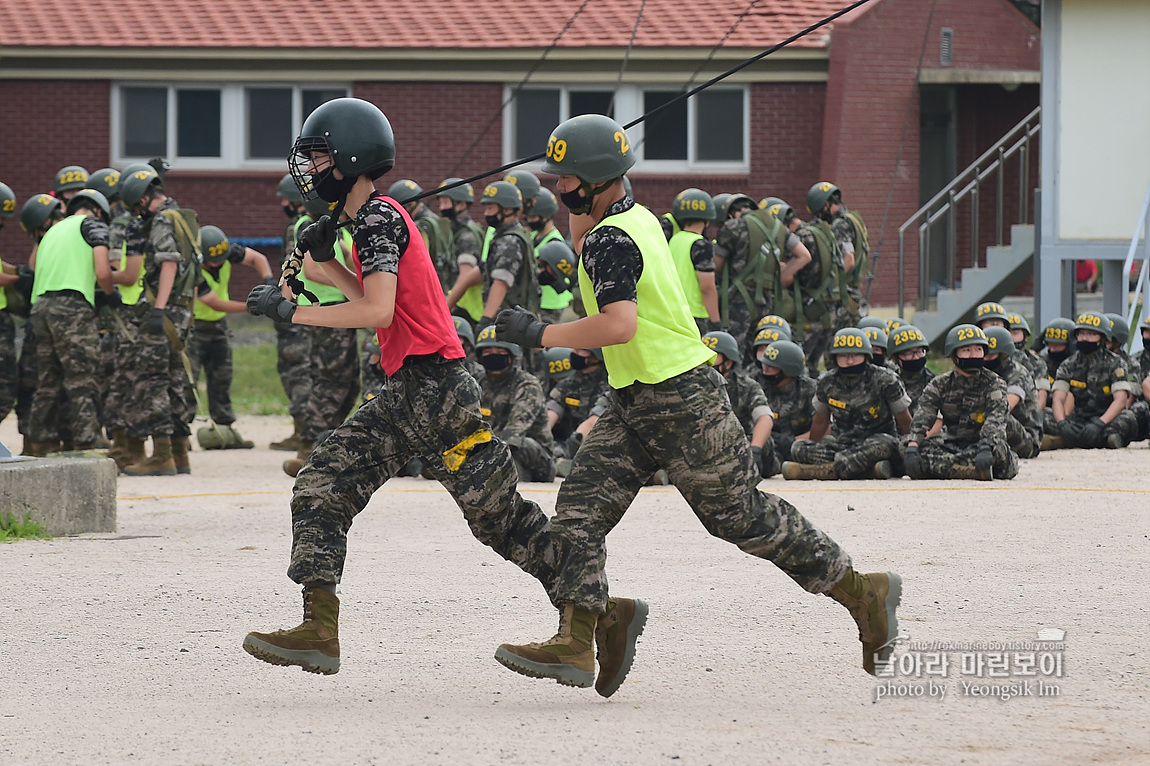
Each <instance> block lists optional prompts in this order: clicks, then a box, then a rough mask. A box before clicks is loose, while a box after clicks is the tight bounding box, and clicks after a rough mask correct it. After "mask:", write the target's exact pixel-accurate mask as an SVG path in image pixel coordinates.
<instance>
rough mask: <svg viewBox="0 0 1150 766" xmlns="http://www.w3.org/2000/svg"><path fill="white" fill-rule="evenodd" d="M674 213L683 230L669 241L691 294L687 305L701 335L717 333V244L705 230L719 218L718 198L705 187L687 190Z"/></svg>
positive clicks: (673, 207) (677, 200)
mask: <svg viewBox="0 0 1150 766" xmlns="http://www.w3.org/2000/svg"><path fill="white" fill-rule="evenodd" d="M671 215H672V216H674V218H675V221H676V222H677V223H678V224H679V232H678V233H677V234H675V235H674V236H672V237H671V240H670V242H668V243H667V244H668V246H669V247H670V248H671V258H672V259H673V260H674V263H675V271H677V272H678V274H679V282H680V283H682V285H683V292H684V293H686V295H687V308H689V309H690V310H691V316H692V317H694V318H695V325H696V326H697V327H698V328H699V334H700V335H702V334H704V333H709V332H713V331H715V330H718V329H719V292H718V289H717V288H716V287H715V255H714V250H713V245H712V243H711V240H709V239H707V238H706V237H704V236H703V232H704V231H706V229H707V226H708V225H709V224H710V223H712V222H713V221H714V220H715V215H716V212H715V201H714V200H713V199H711V195H710V194H707V193H706V192H705V191H703V190H701V189H684V190H683V191H681V192H679V194H678V196H676V197H675V201H674V202H673V203H671Z"/></svg>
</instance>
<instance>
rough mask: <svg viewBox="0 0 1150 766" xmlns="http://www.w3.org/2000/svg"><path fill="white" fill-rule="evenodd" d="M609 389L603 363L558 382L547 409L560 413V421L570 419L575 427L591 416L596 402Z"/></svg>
mask: <svg viewBox="0 0 1150 766" xmlns="http://www.w3.org/2000/svg"><path fill="white" fill-rule="evenodd" d="M609 389H610V387H609V386H608V385H607V368H606V367H604V366H603V365H599V366H598V367H596V368H595V369H594V370H590V371H587V372H583V371H577V372H575V374H573V375H568V376H567V377H566V378H564V379H563V380H560V381H559V382H557V383H556V384H555V387H554V388H552V389H551V394H550V395H549V397H548V399H547V409H549V410H551V411H552V412H554V413H555V414H556V415H558V416H559V420H560V422H562V421H563V420H564V419H569V421H570V425H571V428H572V429H574V428H575V427H577V426H578V425H579V424H580V423H582V422H583V421H585V420H586V419H587V418H589V417H591V414H592V412H591V410H592V409H593V408H594V407H595V403H596V402H598V401H599V398H600V397H602V396H606V394H607V391H608V390H609ZM557 425H558V424H557Z"/></svg>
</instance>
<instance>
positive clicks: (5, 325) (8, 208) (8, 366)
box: [0, 183, 20, 420]
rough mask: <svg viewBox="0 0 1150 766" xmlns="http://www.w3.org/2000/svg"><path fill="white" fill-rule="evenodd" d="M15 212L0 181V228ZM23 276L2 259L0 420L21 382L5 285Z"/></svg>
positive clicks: (13, 200)
mask: <svg viewBox="0 0 1150 766" xmlns="http://www.w3.org/2000/svg"><path fill="white" fill-rule="evenodd" d="M15 214H16V195H15V194H13V192H12V187H10V186H9V185H8V184H5V183H0V229H3V228H4V221H5V219H8V218H11V217H12V216H14V215H15ZM19 280H20V278H19V276H18V275H17V274H16V267H15V266H10V265H9V264H7V263H3V262H2V261H0V420H4V418H6V417H8V413H9V412H11V411H12V408H13V407H14V406H15V404H16V388H17V386H18V385H19V376H18V374H17V361H16V322H15V320H13V319H12V312H11V311H9V310H8V294H7V290H5V288H7V287H15V285H16V283H17V282H18V281H19Z"/></svg>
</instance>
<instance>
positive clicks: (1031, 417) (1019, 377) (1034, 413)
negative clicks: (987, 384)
mask: <svg viewBox="0 0 1150 766" xmlns="http://www.w3.org/2000/svg"><path fill="white" fill-rule="evenodd" d="M1023 353H1025V352H1020V353H1015V354H1011V355H1003V356H1002V358H1001V360H1000V361H999V364H998V368H997V369H995V370H993V372H995V373H996V374H997V375H998V376H999V377H1000V378H1002V379H1003V380H1004V381H1005V382H1006V393H1008V394H1014V395H1015V396H1017V397H1018V398H1019V399H1020V400H1021V401H1020V402H1019V403H1018V404H1017V405H1015V407H1014V409H1012V410H1011V411H1010V414H1011V415H1013V416H1014V418H1015V419H1016V420H1017V421H1018V422H1019V423H1021V424H1022V425H1023V427H1025V428H1027V429H1033V430H1034V431H1036V432H1038V431H1041V430H1042V415H1041V413H1039V412H1038V389H1037V388H1035V385H1034V375H1033V374H1032V373H1031V372H1030V368H1029V367H1027V366H1026V362H1025V360H1023V359H1022V354H1023Z"/></svg>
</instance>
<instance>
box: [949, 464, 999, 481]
mask: <svg viewBox="0 0 1150 766" xmlns="http://www.w3.org/2000/svg"><path fill="white" fill-rule="evenodd" d="M950 478H952V479H973V480H975V481H990V480H991V479H992V478H994V477H993V476H992V475H991V471H990V470H989V469H988V470H985V471H980V470H978V469H977V468H975V467H974V466H972V465H953V466H951V467H950Z"/></svg>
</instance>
